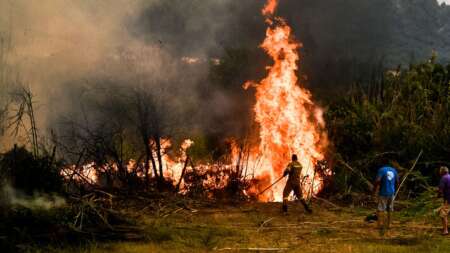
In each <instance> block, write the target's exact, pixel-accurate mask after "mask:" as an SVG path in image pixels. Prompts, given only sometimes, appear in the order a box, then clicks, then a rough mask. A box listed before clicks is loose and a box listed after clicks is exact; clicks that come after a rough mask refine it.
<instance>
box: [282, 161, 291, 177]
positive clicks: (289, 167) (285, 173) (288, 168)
mask: <svg viewBox="0 0 450 253" xmlns="http://www.w3.org/2000/svg"><path fill="white" fill-rule="evenodd" d="M290 172H291V164H289V165H288V166H287V167H286V169H284V172H283V177H285V176H287V175H289V173H290Z"/></svg>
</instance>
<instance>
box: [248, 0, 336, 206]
mask: <svg viewBox="0 0 450 253" xmlns="http://www.w3.org/2000/svg"><path fill="white" fill-rule="evenodd" d="M277 5H278V1H276V0H268V2H267V4H266V5H265V7H264V9H263V11H262V13H263V14H264V15H265V16H266V22H267V23H268V25H269V27H268V28H267V31H266V38H265V40H264V42H263V43H262V44H261V47H262V48H263V49H264V50H265V51H266V52H267V54H268V55H269V56H270V57H271V58H272V59H273V61H274V64H273V65H272V66H270V67H268V70H269V73H268V76H267V77H266V78H265V79H263V80H262V81H261V82H260V83H259V84H254V83H249V82H248V83H246V84H245V85H244V87H245V88H247V87H248V86H250V85H252V86H255V87H256V104H255V106H254V112H255V120H256V122H257V123H258V124H259V128H260V129H259V137H260V144H259V149H258V153H259V156H261V157H262V158H261V159H262V163H261V164H262V166H261V168H260V169H259V170H258V172H257V174H259V175H260V176H267V175H270V177H271V181H275V180H276V179H277V178H278V177H280V176H281V175H282V173H283V170H284V168H285V167H286V165H287V163H288V162H289V159H290V156H291V155H292V154H297V155H298V157H299V161H300V163H301V164H302V165H303V172H302V174H303V176H304V178H303V179H304V180H305V181H304V184H303V185H304V187H303V191H304V194H308V193H317V192H318V191H319V190H320V189H321V188H322V185H323V183H322V180H321V175H319V174H316V173H315V167H316V164H317V162H318V161H319V160H323V159H324V153H323V152H324V151H323V150H324V148H325V146H326V144H327V138H326V134H325V132H324V131H323V130H322V129H323V128H324V120H323V117H322V110H321V109H320V108H319V107H317V106H316V105H315V104H314V102H313V101H312V97H311V93H310V92H309V91H308V90H306V89H305V88H303V87H301V85H299V83H298V78H297V70H298V65H297V62H298V61H299V54H298V48H299V47H300V44H299V43H297V42H295V41H294V39H293V36H292V34H291V33H292V30H291V28H290V27H289V26H288V25H287V23H286V22H285V21H284V20H283V19H282V18H280V17H271V16H272V15H273V14H274V12H275V9H276V7H277ZM282 187H283V185H281V184H279V185H276V186H274V188H273V190H272V193H273V195H272V196H266V199H267V200H280V199H281V192H282Z"/></svg>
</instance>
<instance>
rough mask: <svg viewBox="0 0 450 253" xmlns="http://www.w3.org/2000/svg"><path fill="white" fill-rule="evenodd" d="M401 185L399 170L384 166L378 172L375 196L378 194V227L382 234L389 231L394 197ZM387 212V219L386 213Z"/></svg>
mask: <svg viewBox="0 0 450 253" xmlns="http://www.w3.org/2000/svg"><path fill="white" fill-rule="evenodd" d="M398 185H399V177H398V173H397V170H396V169H394V168H393V167H391V166H387V165H385V166H383V167H381V168H380V169H379V170H378V173H377V178H376V180H375V184H374V186H375V190H374V194H378V208H377V216H378V227H379V228H380V231H381V233H384V231H385V229H389V226H390V224H391V214H392V212H393V211H394V198H395V197H394V196H395V193H396V189H397V188H398ZM386 212H387V217H385V213H386Z"/></svg>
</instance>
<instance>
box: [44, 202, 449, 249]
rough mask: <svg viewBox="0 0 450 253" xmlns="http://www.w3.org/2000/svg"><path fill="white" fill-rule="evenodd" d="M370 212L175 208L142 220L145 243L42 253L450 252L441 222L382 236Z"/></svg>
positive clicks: (399, 224) (269, 206)
mask: <svg viewBox="0 0 450 253" xmlns="http://www.w3.org/2000/svg"><path fill="white" fill-rule="evenodd" d="M130 212H131V211H130ZM133 212H136V210H135V211H133ZM369 212H370V210H367V209H366V210H364V209H341V210H328V209H327V208H326V207H324V206H318V205H317V203H316V204H315V205H314V214H312V215H308V214H305V212H304V211H303V209H302V208H301V207H300V206H299V205H296V204H295V203H292V204H291V207H290V213H289V215H287V216H285V215H283V214H281V212H280V204H277V203H253V204H250V203H244V204H236V205H235V206H230V205H224V206H215V207H203V208H198V210H187V209H179V208H178V209H176V208H173V210H172V209H170V210H166V211H165V214H161V215H159V216H155V215H154V213H151V214H150V213H146V212H143V213H141V214H140V215H141V216H140V219H141V220H142V224H141V225H142V227H143V228H144V233H145V234H146V238H147V240H146V241H145V242H135V243H132V242H114V243H103V244H90V245H89V246H86V247H85V248H76V249H63V250H60V249H53V250H52V249H46V250H45V251H42V252H49V251H50V252H95V253H97V252H98V253H100V252H108V253H110V252H130V253H134V252H212V251H218V252H237V251H242V252H256V251H254V250H245V249H249V248H260V249H263V248H279V249H285V250H283V251H284V252H311V253H313V252H314V253H315V252H317V253H319V252H330V253H331V252H339V253H341V252H342V253H351V252H355V253H357V252H361V253H362V252H364V253H372V252H373V253H375V252H377V253H378V252H380V253H381V252H396V253H401V252H450V237H442V236H441V235H440V234H439V229H438V226H439V221H438V220H437V219H432V220H424V219H421V220H418V219H415V220H413V219H412V218H404V217H402V216H401V214H399V213H397V214H396V217H395V221H394V223H393V228H392V229H391V230H390V231H389V232H388V233H387V234H386V235H384V236H380V235H379V233H378V230H377V229H376V227H375V224H368V223H365V222H364V221H363V220H364V217H365V216H366V215H367V214H368V213H369ZM260 251H261V252H262V250H260ZM280 251H282V250H280Z"/></svg>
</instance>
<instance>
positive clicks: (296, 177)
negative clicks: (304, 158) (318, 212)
mask: <svg viewBox="0 0 450 253" xmlns="http://www.w3.org/2000/svg"><path fill="white" fill-rule="evenodd" d="M301 174H302V165H301V164H300V163H299V162H298V157H297V155H295V154H294V155H292V161H291V162H290V163H289V165H288V166H287V168H286V169H285V170H284V174H283V176H284V177H285V176H289V177H288V180H287V182H286V186H285V187H284V190H283V212H284V213H287V210H288V200H289V194H291V192H292V191H294V194H295V196H297V199H298V200H299V201H300V202H301V203H302V204H303V207H304V208H305V210H306V211H307V212H308V213H312V210H311V208H310V207H309V206H308V204H306V202H305V200H304V199H303V194H302V188H301V186H300V177H301Z"/></svg>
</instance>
